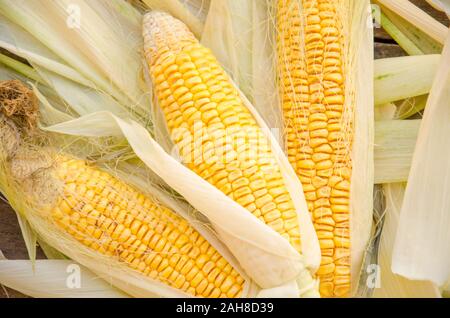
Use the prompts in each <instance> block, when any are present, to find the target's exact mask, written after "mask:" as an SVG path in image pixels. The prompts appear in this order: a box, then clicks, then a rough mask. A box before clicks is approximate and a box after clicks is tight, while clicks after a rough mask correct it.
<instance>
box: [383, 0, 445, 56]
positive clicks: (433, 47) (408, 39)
mask: <svg viewBox="0 0 450 318" xmlns="http://www.w3.org/2000/svg"><path fill="white" fill-rule="evenodd" d="M375 3H376V4H378V2H377V1H375ZM378 10H379V15H378V17H377V18H378V21H377V22H378V23H379V24H380V25H381V26H382V27H383V29H384V30H386V32H387V33H388V34H389V35H390V36H391V37H392V38H393V39H394V40H395V41H396V42H397V43H398V44H399V45H400V47H401V48H402V49H403V50H405V51H406V53H408V55H423V54H437V53H441V52H442V43H440V42H439V41H436V40H434V39H433V38H431V37H430V36H429V35H427V34H426V33H425V32H423V31H422V30H421V29H419V28H418V27H417V26H416V25H415V24H413V23H411V21H409V20H407V19H404V18H403V17H401V16H399V15H398V14H397V13H396V12H395V11H392V10H389V9H388V8H387V7H385V6H382V7H379V8H378Z"/></svg>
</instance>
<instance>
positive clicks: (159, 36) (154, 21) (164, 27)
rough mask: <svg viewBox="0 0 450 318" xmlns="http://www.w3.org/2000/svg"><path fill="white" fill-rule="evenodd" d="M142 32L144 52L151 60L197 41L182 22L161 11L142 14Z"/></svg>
mask: <svg viewBox="0 0 450 318" xmlns="http://www.w3.org/2000/svg"><path fill="white" fill-rule="evenodd" d="M142 32H143V37H144V52H145V55H146V58H147V59H151V60H154V59H156V58H157V57H158V56H159V55H162V54H163V53H169V52H173V51H175V52H177V51H179V50H180V48H181V47H182V45H183V44H186V43H189V42H196V41H197V39H196V38H195V36H194V34H193V33H192V32H191V31H190V30H189V29H188V27H187V26H186V25H185V24H184V23H183V22H181V21H180V20H178V19H176V18H174V17H172V16H171V15H169V14H168V13H165V12H162V11H151V12H149V13H147V14H145V15H144V20H143V30H142ZM161 48H163V50H161Z"/></svg>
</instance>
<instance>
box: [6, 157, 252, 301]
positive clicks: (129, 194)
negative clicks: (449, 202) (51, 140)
mask: <svg viewBox="0 0 450 318" xmlns="http://www.w3.org/2000/svg"><path fill="white" fill-rule="evenodd" d="M22 157H24V158H22ZM51 158H52V161H51V164H49V160H50V159H48V158H46V159H44V160H43V159H42V156H41V155H40V154H39V155H38V157H37V158H36V157H35V158H33V155H32V154H30V153H29V152H27V153H25V154H24V155H21V154H18V155H16V157H15V158H14V159H13V160H12V161H11V170H12V171H13V175H14V176H16V177H22V176H23V175H24V174H25V175H28V173H27V172H26V171H27V170H28V169H29V168H28V167H27V168H25V167H26V166H27V165H29V164H30V161H31V162H33V164H34V166H33V167H32V168H31V169H32V170H37V167H36V163H37V164H38V165H39V167H42V165H44V166H49V165H50V166H51V168H50V169H51V171H49V169H48V168H47V169H46V172H45V175H41V176H40V177H39V178H38V179H37V180H36V179H35V180H33V182H32V184H30V185H28V184H26V182H27V181H24V189H25V190H26V192H27V193H30V192H32V191H34V195H36V194H37V193H38V194H39V196H38V197H35V198H34V199H35V200H36V199H39V200H40V201H41V203H42V202H45V204H44V206H43V207H42V208H39V211H40V212H41V213H42V215H45V216H48V217H49V219H50V220H51V221H52V222H54V223H55V224H56V225H57V226H58V227H59V228H60V229H61V230H63V231H64V233H67V234H69V235H70V236H71V237H72V238H75V239H76V240H77V241H78V242H80V243H82V244H83V245H85V246H87V247H89V248H90V249H92V250H95V251H97V252H99V253H101V254H103V255H105V256H109V257H112V258H114V259H116V260H118V261H120V262H123V263H125V264H127V265H128V266H129V267H131V268H132V269H135V270H136V271H138V272H140V273H141V274H143V275H145V276H147V277H149V278H151V279H155V280H157V281H160V282H163V283H165V284H168V285H169V286H171V287H173V288H176V289H178V290H181V291H183V292H185V293H187V294H190V295H193V296H198V297H211V298H216V297H227V298H229V297H233V298H234V297H239V296H241V294H242V292H243V286H244V283H245V282H244V279H243V277H241V276H240V274H239V273H238V272H237V271H236V270H235V269H234V268H233V267H232V266H231V265H230V264H229V263H228V262H227V260H226V259H225V258H224V257H223V256H221V255H220V254H219V252H218V251H217V250H216V249H215V248H214V247H213V246H212V245H211V244H210V243H209V242H208V241H207V240H206V239H205V238H204V237H203V236H202V235H201V234H200V233H199V232H198V231H196V230H195V229H194V228H193V227H192V226H190V225H189V223H188V222H187V221H186V220H185V219H183V218H181V217H180V216H178V215H177V214H175V213H174V212H173V211H172V210H170V209H169V208H167V207H165V206H163V205H161V204H159V203H158V202H157V201H156V200H155V199H153V198H151V197H149V196H146V195H144V194H142V193H140V192H138V191H136V190H135V189H133V188H132V187H131V186H129V185H127V184H125V183H123V182H122V181H120V180H118V179H116V178H114V177H113V176H111V175H110V174H108V173H106V172H104V171H101V170H99V169H97V168H95V167H93V166H91V165H89V164H88V163H87V162H86V161H84V160H80V159H75V158H71V157H67V156H62V155H55V156H51ZM41 161H42V162H41ZM20 179H23V178H20ZM24 180H26V179H24ZM55 184H57V185H58V188H57V189H52V188H53V187H54V186H55ZM36 186H39V187H41V188H43V189H52V191H51V192H50V193H48V192H43V191H42V190H39V191H36V189H35V187H36ZM27 190H28V191H27ZM55 193H56V194H55ZM35 204H36V205H37V204H38V203H35Z"/></svg>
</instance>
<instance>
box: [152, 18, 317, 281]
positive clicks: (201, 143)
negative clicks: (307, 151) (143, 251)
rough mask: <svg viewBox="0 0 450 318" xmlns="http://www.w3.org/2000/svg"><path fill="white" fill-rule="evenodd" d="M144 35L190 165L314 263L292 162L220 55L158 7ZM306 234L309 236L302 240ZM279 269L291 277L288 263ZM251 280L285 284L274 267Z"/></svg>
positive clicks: (159, 93) (160, 94)
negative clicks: (286, 162)
mask: <svg viewBox="0 0 450 318" xmlns="http://www.w3.org/2000/svg"><path fill="white" fill-rule="evenodd" d="M144 41H145V52H146V58H147V61H148V63H149V69H150V74H151V77H152V81H153V84H154V88H155V95H156V99H157V102H158V104H159V106H160V107H161V109H162V111H163V113H164V115H165V119H166V121H167V127H168V130H169V132H170V135H171V137H172V140H173V142H174V143H175V144H176V145H177V146H178V150H179V153H180V155H181V157H182V159H183V161H184V163H186V164H187V165H188V167H189V168H191V169H192V170H193V171H195V172H196V173H197V174H198V175H199V176H201V177H202V178H204V179H205V180H206V181H208V182H209V183H210V184H212V185H214V186H215V187H216V188H217V189H219V190H220V191H221V192H222V193H223V194H225V195H227V196H229V197H230V198H231V199H233V200H234V202H235V203H237V204H238V205H239V206H240V207H241V208H240V210H241V209H242V208H245V209H247V211H245V210H242V211H245V212H239V213H240V214H242V213H244V215H243V216H245V215H247V213H249V212H250V213H252V214H253V217H256V218H254V219H252V220H253V221H250V219H249V222H255V221H257V218H259V219H260V222H256V223H255V225H253V226H256V224H258V223H259V224H261V225H262V224H266V225H268V226H269V227H270V228H271V229H272V230H273V231H274V232H272V233H275V232H276V233H278V235H279V236H278V238H277V239H276V242H280V244H286V243H282V242H283V241H284V242H287V243H289V245H290V247H289V248H290V249H292V248H293V249H294V250H296V251H297V253H300V251H301V252H302V253H304V254H305V255H306V261H307V264H309V265H311V266H315V264H316V260H317V258H316V249H317V245H315V244H316V243H315V242H316V241H315V235H314V234H313V233H314V232H313V231H312V227H311V223H310V220H309V219H308V218H307V214H305V212H306V211H305V210H303V211H299V209H303V208H304V203H303V202H302V200H303V198H302V197H300V199H296V200H295V201H294V200H292V198H291V196H292V193H291V191H290V188H292V182H295V187H298V186H299V183H298V182H296V181H293V179H292V178H291V179H290V180H289V181H287V179H286V175H290V171H289V169H290V168H286V166H283V167H280V166H279V165H280V162H279V161H280V159H279V157H277V156H279V154H278V153H277V154H276V155H275V154H274V151H276V150H274V148H273V146H272V145H271V144H269V140H268V138H267V137H266V136H265V135H264V134H263V133H262V132H261V126H260V125H261V124H260V122H258V121H257V119H256V118H255V117H254V116H255V114H254V113H252V112H251V111H250V110H249V108H248V107H249V106H248V105H247V102H246V101H245V100H244V99H243V97H242V95H240V94H239V92H238V91H237V89H236V88H235V86H234V85H233V84H232V83H231V81H230V79H229V78H228V76H227V75H226V74H225V72H224V71H223V69H222V68H221V67H220V65H219V64H218V62H217V60H216V59H215V58H214V57H213V56H212V54H211V53H210V51H209V50H208V49H206V48H205V47H203V46H201V45H200V44H199V43H198V41H197V40H196V39H195V37H194V36H193V35H192V33H190V31H189V30H188V29H187V28H186V27H185V26H184V25H183V24H182V23H181V22H180V21H178V20H176V19H174V18H172V17H170V16H168V15H166V14H163V13H160V12H152V13H150V14H147V15H146V16H145V17H144ZM286 169H287V170H288V171H286ZM288 182H290V183H289V186H288ZM188 200H189V198H188ZM191 203H192V202H191ZM302 204H303V206H302ZM249 215H251V214H249ZM213 223H214V222H213ZM300 223H302V225H300ZM261 225H258V227H259V226H261ZM302 227H303V229H302ZM261 229H262V228H261ZM264 231H265V230H264ZM301 231H303V232H301ZM301 233H305V234H304V235H305V240H302V241H301V235H303V234H301ZM255 234H256V235H257V231H256V233H255ZM223 235H228V233H223ZM252 235H254V234H252ZM236 242H237V241H235V243H236ZM285 248H287V246H286V247H285ZM285 248H283V249H285ZM239 249H240V250H241V251H240V252H238V253H240V254H241V255H242V256H243V257H244V258H245V259H242V258H240V257H238V259H239V261H240V262H241V263H245V265H243V266H244V268H245V269H246V270H250V271H251V272H254V271H255V268H258V267H260V266H250V265H251V264H252V263H254V262H255V260H251V262H250V263H248V261H250V259H249V258H248V256H244V255H243V254H244V250H242V249H241V246H238V244H234V250H233V249H232V251H233V252H234V253H235V254H236V252H237V250H239ZM297 255H299V254H297ZM283 267H284V266H283ZM295 268H297V267H296V266H294V267H293V269H294V271H297V269H295ZM281 270H282V271H284V274H283V276H285V275H286V273H287V272H286V271H285V270H286V269H285V268H283V269H281ZM291 270H292V269H291ZM280 273H281V272H280ZM277 275H278V274H277ZM289 275H291V274H289ZM286 277H287V276H286ZM253 278H254V279H255V280H259V281H258V283H259V284H261V286H263V287H265V288H268V287H273V286H276V285H277V284H281V283H285V282H286V278H283V279H279V278H278V279H275V280H274V275H273V274H268V273H266V274H265V275H258V277H253ZM292 278H293V277H292V276H291V279H292Z"/></svg>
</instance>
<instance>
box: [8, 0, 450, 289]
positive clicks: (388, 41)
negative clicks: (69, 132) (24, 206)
mask: <svg viewBox="0 0 450 318" xmlns="http://www.w3.org/2000/svg"><path fill="white" fill-rule="evenodd" d="M411 2H413V3H415V4H416V5H418V6H419V7H421V8H422V9H423V10H425V11H426V12H428V13H429V14H431V15H432V16H433V17H435V18H436V19H438V20H439V21H441V22H442V23H443V24H445V25H447V26H448V25H449V23H448V20H447V17H446V16H445V14H443V13H441V12H438V11H436V10H434V9H433V8H432V7H431V6H430V5H428V4H427V3H426V1H425V0H411ZM402 55H406V53H405V52H404V51H403V50H402V48H401V47H399V46H398V45H397V44H396V43H395V41H394V40H392V38H391V37H390V36H389V35H388V34H387V33H386V32H385V31H384V30H383V29H376V30H375V58H377V59H379V58H385V57H395V56H402ZM0 250H1V251H2V252H3V254H4V255H5V256H6V257H7V258H8V259H26V258H27V256H28V254H27V250H26V247H25V244H24V242H23V239H22V236H21V234H20V228H19V224H18V223H17V217H16V215H15V213H14V211H13V210H12V209H11V208H10V207H9V205H8V203H7V202H6V200H5V199H4V198H3V197H1V196H0ZM37 257H38V258H45V256H44V254H43V253H42V251H41V250H40V249H38V253H37ZM3 297H11V298H22V297H26V296H24V295H23V294H21V293H19V292H16V291H14V290H12V289H9V288H6V287H4V286H1V285H0V298H3Z"/></svg>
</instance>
